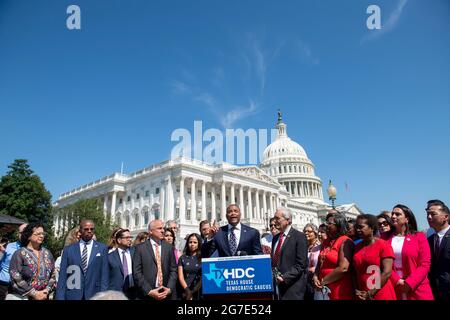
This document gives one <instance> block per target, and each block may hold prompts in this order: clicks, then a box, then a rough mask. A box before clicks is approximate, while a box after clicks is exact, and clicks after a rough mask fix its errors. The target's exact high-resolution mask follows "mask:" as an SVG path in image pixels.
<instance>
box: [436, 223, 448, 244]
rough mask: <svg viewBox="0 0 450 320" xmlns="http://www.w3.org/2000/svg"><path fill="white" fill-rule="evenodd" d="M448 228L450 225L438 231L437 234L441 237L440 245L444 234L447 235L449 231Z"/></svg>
mask: <svg viewBox="0 0 450 320" xmlns="http://www.w3.org/2000/svg"><path fill="white" fill-rule="evenodd" d="M448 229H450V226H448V227H447V228H445V229H443V230H441V231H439V232H438V233H437V235H438V237H439V245H441V243H442V239H443V238H444V236H445V234H446V233H447V231H448Z"/></svg>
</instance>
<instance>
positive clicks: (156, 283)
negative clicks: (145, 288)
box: [150, 238, 163, 288]
mask: <svg viewBox="0 0 450 320" xmlns="http://www.w3.org/2000/svg"><path fill="white" fill-rule="evenodd" d="M150 244H151V245H152V249H153V254H154V255H155V260H156V245H157V244H158V253H159V257H160V259H161V258H162V257H161V241H160V242H159V243H156V241H155V240H153V239H152V238H150ZM161 268H162V259H161ZM155 279H156V280H155V288H158V264H156V278H155ZM162 281H163V279H161V282H162Z"/></svg>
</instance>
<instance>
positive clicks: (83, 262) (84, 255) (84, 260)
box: [81, 242, 88, 273]
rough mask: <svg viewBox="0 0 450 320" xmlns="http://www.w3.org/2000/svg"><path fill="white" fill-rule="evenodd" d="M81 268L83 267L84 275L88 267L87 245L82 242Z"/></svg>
mask: <svg viewBox="0 0 450 320" xmlns="http://www.w3.org/2000/svg"><path fill="white" fill-rule="evenodd" d="M81 266H82V267H83V272H84V273H86V270H87V267H88V261H87V243H86V242H84V248H83V253H82V254H81Z"/></svg>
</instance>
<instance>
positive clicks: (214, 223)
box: [208, 220, 220, 239]
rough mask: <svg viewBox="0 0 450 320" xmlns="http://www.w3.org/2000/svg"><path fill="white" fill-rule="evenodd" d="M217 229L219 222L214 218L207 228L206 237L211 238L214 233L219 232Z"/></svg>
mask: <svg viewBox="0 0 450 320" xmlns="http://www.w3.org/2000/svg"><path fill="white" fill-rule="evenodd" d="M219 229H220V227H219V224H218V223H217V221H216V220H214V222H213V225H212V226H211V228H210V229H209V234H208V239H212V238H213V237H214V236H215V235H216V233H217V232H219Z"/></svg>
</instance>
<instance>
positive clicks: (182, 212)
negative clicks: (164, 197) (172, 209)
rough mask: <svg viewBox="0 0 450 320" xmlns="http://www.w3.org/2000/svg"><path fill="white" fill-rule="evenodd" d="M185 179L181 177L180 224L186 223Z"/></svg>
mask: <svg viewBox="0 0 450 320" xmlns="http://www.w3.org/2000/svg"><path fill="white" fill-rule="evenodd" d="M184 179H185V178H184V177H183V176H181V177H180V211H179V213H180V217H179V218H180V224H182V223H185V221H186V201H185V200H184Z"/></svg>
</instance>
